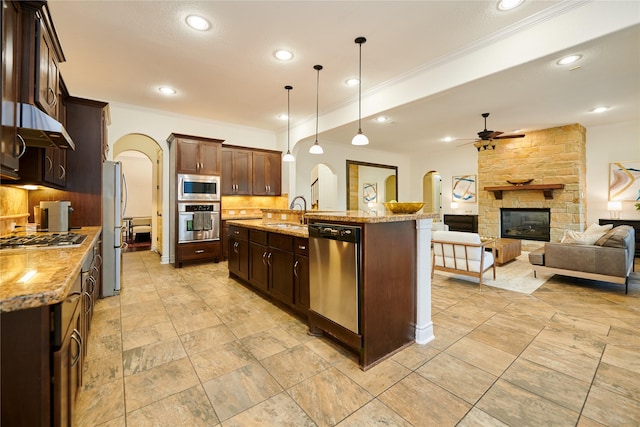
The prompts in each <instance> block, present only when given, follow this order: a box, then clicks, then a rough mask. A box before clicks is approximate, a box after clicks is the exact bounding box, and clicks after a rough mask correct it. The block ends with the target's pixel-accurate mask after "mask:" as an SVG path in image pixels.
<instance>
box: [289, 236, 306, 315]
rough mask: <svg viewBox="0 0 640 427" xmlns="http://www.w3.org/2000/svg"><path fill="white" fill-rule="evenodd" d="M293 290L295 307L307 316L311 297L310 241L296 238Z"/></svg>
mask: <svg viewBox="0 0 640 427" xmlns="http://www.w3.org/2000/svg"><path fill="white" fill-rule="evenodd" d="M293 252H294V262H293V289H294V302H293V304H294V306H295V308H296V309H297V310H298V311H301V312H302V313H303V314H305V315H307V313H308V310H309V305H310V296H309V239H304V238H302V237H296V239H295V243H294V251H293Z"/></svg>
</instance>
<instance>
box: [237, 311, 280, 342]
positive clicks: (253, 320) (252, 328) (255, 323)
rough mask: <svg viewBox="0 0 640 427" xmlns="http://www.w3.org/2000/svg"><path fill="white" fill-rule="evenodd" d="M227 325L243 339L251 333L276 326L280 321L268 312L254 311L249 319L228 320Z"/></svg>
mask: <svg viewBox="0 0 640 427" xmlns="http://www.w3.org/2000/svg"><path fill="white" fill-rule="evenodd" d="M226 325H227V326H228V327H229V329H231V331H232V332H233V334H234V335H235V336H236V337H237V338H238V339H242V338H244V337H248V336H249V335H253V334H256V333H258V332H262V331H266V330H267V329H271V328H274V327H276V326H278V323H277V322H276V321H275V320H273V318H272V317H271V316H269V315H268V314H264V313H254V314H253V315H252V316H251V317H249V318H247V319H241V320H234V321H231V322H227V323H226Z"/></svg>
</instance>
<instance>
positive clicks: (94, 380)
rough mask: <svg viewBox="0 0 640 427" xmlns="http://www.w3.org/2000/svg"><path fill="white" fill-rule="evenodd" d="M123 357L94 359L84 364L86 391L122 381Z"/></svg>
mask: <svg viewBox="0 0 640 427" xmlns="http://www.w3.org/2000/svg"><path fill="white" fill-rule="evenodd" d="M123 377H124V374H123V370H122V355H120V354H116V355H112V356H108V357H100V358H94V359H92V360H88V361H87V362H86V363H85V364H84V369H83V371H82V386H83V388H84V389H87V388H94V387H101V386H102V385H103V384H106V383H110V382H113V381H115V380H120V381H122V379H123Z"/></svg>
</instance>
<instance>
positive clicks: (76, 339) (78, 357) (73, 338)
mask: <svg viewBox="0 0 640 427" xmlns="http://www.w3.org/2000/svg"><path fill="white" fill-rule="evenodd" d="M76 334H78V335H80V332H78V330H77V329H74V330H73V333H72V334H71V339H72V340H73V341H75V342H76V344H77V345H78V352H77V353H76V354H75V356H74V357H73V360H72V361H71V367H72V368H73V367H74V366H76V364H77V363H78V361H79V360H80V355H81V354H82V350H81V349H82V342H81V340H79V339H78V338H77V337H76Z"/></svg>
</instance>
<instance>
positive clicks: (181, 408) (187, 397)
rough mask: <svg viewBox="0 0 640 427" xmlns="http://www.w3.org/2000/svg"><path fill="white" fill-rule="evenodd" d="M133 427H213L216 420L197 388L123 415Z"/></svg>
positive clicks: (204, 396) (200, 389) (206, 399)
mask: <svg viewBox="0 0 640 427" xmlns="http://www.w3.org/2000/svg"><path fill="white" fill-rule="evenodd" d="M127 424H128V425H130V426H136V427H165V426H166V427H173V426H190V427H191V426H193V427H213V426H217V425H219V421H218V417H217V416H216V413H215V412H214V410H213V407H212V406H211V403H210V402H209V399H208V398H207V395H206V393H205V392H204V389H203V388H202V386H201V385H198V386H195V387H192V388H189V389H187V390H184V391H181V392H179V393H176V394H174V395H171V396H169V397H166V398H164V399H160V400H158V401H155V402H153V403H151V404H149V405H147V406H144V407H142V408H140V409H137V410H135V411H133V412H129V413H128V414H127Z"/></svg>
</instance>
